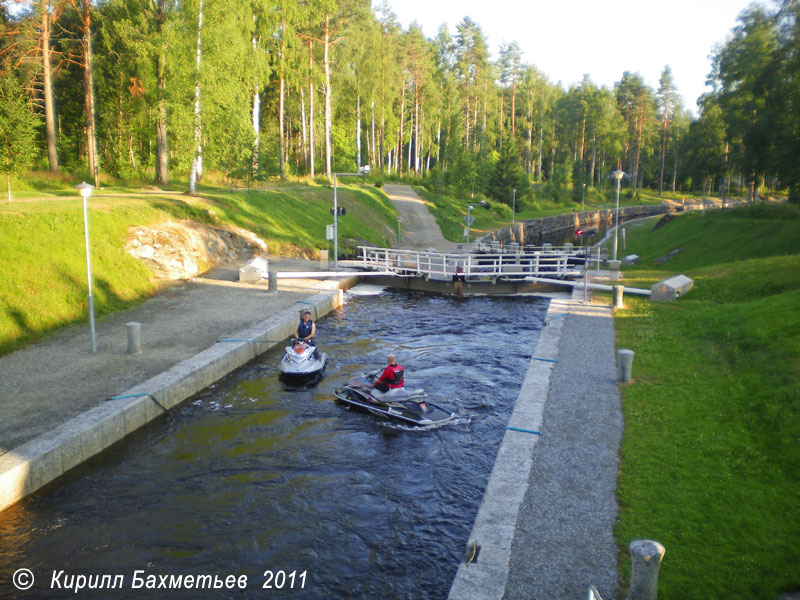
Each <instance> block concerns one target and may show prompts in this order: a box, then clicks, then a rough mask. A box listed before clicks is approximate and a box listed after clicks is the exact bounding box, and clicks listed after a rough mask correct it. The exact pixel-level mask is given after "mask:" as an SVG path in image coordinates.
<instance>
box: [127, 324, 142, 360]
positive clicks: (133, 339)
mask: <svg viewBox="0 0 800 600" xmlns="http://www.w3.org/2000/svg"><path fill="white" fill-rule="evenodd" d="M125 327H126V328H127V329H128V354H141V353H142V324H141V323H137V322H136V321H131V322H130V323H125Z"/></svg>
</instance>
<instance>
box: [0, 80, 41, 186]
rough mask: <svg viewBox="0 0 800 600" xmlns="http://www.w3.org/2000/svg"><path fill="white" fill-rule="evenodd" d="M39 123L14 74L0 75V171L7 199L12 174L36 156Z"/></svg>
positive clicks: (25, 166) (19, 171)
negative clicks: (4, 180) (3, 176)
mask: <svg viewBox="0 0 800 600" xmlns="http://www.w3.org/2000/svg"><path fill="white" fill-rule="evenodd" d="M38 125H39V123H38V119H37V118H36V117H35V116H34V115H33V113H31V111H30V109H29V107H28V102H27V101H26V99H25V96H24V94H23V93H22V89H21V87H20V85H19V83H18V82H17V80H16V78H15V77H13V76H6V77H3V78H0V173H5V176H6V189H7V191H8V202H11V176H12V175H15V174H17V173H21V172H22V171H23V170H25V169H26V168H28V167H29V166H30V165H31V163H32V162H33V160H34V159H35V158H36V154H37V152H36V144H35V139H36V135H37V131H36V130H37V128H38Z"/></svg>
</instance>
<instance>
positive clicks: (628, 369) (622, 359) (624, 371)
mask: <svg viewBox="0 0 800 600" xmlns="http://www.w3.org/2000/svg"><path fill="white" fill-rule="evenodd" d="M633 355H634V352H633V350H628V349H627V348H623V349H622V350H617V368H618V369H619V380H620V381H621V382H622V383H630V380H631V373H632V371H633Z"/></svg>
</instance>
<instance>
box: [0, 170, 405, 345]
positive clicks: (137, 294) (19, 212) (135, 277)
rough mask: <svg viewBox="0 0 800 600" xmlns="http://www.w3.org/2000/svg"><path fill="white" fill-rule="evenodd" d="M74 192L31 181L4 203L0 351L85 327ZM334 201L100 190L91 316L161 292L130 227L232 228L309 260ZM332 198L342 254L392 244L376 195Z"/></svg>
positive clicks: (304, 187)
mask: <svg viewBox="0 0 800 600" xmlns="http://www.w3.org/2000/svg"><path fill="white" fill-rule="evenodd" d="M72 185H74V182H73V181H67V180H66V178H65V177H48V176H36V177H33V178H32V179H31V181H30V182H28V186H27V187H28V188H30V189H29V191H28V192H27V194H26V196H25V197H20V196H17V195H16V194H15V195H14V201H12V202H11V203H6V202H2V203H0V256H2V257H3V260H2V261H0V281H2V282H3V285H2V286H0V354H4V353H8V352H12V351H14V350H18V349H20V348H23V347H24V346H26V345H27V344H29V343H31V342H33V341H36V340H39V339H42V338H43V337H45V336H46V335H48V334H49V333H51V332H52V331H54V330H55V329H57V328H59V327H63V326H65V325H69V324H73V323H79V322H84V321H86V320H87V314H88V300H87V295H88V289H87V279H86V256H85V246H84V230H83V213H82V208H81V207H82V204H81V200H80V198H79V197H78V195H77V193H76V192H75V190H74V189H72ZM182 189H185V188H182ZM332 198H333V190H332V188H331V187H330V186H325V185H308V184H301V183H292V184H270V187H269V189H268V190H264V189H262V190H259V191H255V190H252V191H250V192H239V191H236V192H231V191H230V189H229V188H221V187H211V186H208V187H201V188H200V189H199V190H198V196H196V197H190V196H186V195H184V194H182V193H180V192H179V191H178V190H177V188H175V186H172V187H171V188H170V189H167V190H149V189H143V188H140V187H131V186H126V185H124V184H119V183H114V184H111V185H110V186H109V187H104V188H103V189H102V190H98V191H97V192H96V193H95V195H93V196H92V197H91V198H90V200H89V207H90V210H89V221H90V234H91V248H92V275H93V282H94V283H93V287H94V289H93V296H94V303H95V313H96V315H97V316H98V318H102V317H103V316H104V315H108V314H110V313H112V312H115V311H118V310H122V309H124V308H127V307H130V306H133V305H135V304H138V303H140V302H142V301H143V300H145V299H146V298H148V297H150V296H151V295H152V294H153V293H154V292H155V291H156V290H157V288H158V284H157V282H156V281H155V280H154V279H153V278H152V276H151V274H150V272H149V271H148V270H147V269H146V268H145V267H144V266H143V265H142V264H141V263H140V262H139V261H138V260H136V259H134V258H133V257H131V256H129V255H128V254H127V253H126V252H125V250H124V242H125V239H126V237H127V236H128V231H129V230H130V229H131V228H133V227H137V226H146V225H154V224H158V223H163V222H166V221H170V220H172V221H181V220H192V221H196V222H200V223H205V224H209V225H211V224H214V225H220V226H226V225H227V226H238V227H242V228H245V229H249V230H250V231H253V232H254V233H256V234H257V235H259V236H260V237H261V238H262V239H264V241H266V242H267V245H268V248H269V252H270V253H273V254H285V255H303V254H305V255H309V254H313V253H314V252H315V251H316V250H319V249H323V248H326V247H332V244H331V243H330V242H327V241H326V240H325V226H326V225H327V224H329V223H331V222H332V217H331V214H330V208H331V206H332ZM338 199H339V205H340V206H343V207H344V208H346V210H347V214H346V215H345V216H343V217H341V218H340V219H339V234H340V238H339V242H340V255H343V254H344V253H345V252H348V251H354V249H355V246H356V245H358V244H359V243H363V242H367V243H372V244H376V245H381V246H384V245H389V242H390V240H392V239H393V235H394V231H395V215H396V213H395V212H394V209H393V207H392V205H391V203H390V202H389V200H388V199H387V198H386V196H385V195H384V194H383V193H382V192H381V191H380V190H378V189H377V188H375V187H374V186H355V185H346V184H345V185H342V184H340V185H339V186H338Z"/></svg>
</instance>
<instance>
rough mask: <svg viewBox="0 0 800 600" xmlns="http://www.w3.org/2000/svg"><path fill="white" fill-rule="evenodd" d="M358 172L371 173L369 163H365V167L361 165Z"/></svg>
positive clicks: (361, 173)
mask: <svg viewBox="0 0 800 600" xmlns="http://www.w3.org/2000/svg"><path fill="white" fill-rule="evenodd" d="M358 172H359V174H360V175H367V174H368V173H369V165H364V166H363V167H359V168H358Z"/></svg>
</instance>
